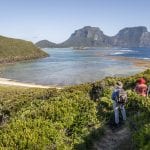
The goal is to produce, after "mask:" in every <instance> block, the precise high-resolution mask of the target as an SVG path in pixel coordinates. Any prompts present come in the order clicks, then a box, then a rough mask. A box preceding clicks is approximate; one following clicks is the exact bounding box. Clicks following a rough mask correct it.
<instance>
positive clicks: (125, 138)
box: [93, 126, 132, 150]
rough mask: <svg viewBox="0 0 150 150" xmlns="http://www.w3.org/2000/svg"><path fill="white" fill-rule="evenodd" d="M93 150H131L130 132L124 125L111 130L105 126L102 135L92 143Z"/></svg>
mask: <svg viewBox="0 0 150 150" xmlns="http://www.w3.org/2000/svg"><path fill="white" fill-rule="evenodd" d="M93 149H94V150H131V149H132V148H131V133H130V130H129V129H128V127H126V126H124V127H121V128H119V129H115V130H112V129H110V128H109V127H106V131H105V134H104V136H103V137H102V138H101V139H100V140H99V141H97V142H95V143H94V147H93Z"/></svg>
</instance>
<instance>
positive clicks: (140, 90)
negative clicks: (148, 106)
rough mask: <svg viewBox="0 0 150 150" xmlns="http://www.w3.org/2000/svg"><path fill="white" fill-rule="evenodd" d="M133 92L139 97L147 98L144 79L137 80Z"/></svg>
mask: <svg viewBox="0 0 150 150" xmlns="http://www.w3.org/2000/svg"><path fill="white" fill-rule="evenodd" d="M134 90H135V92H136V93H137V94H139V95H141V96H144V97H145V96H147V90H148V87H147V85H146V81H145V79H144V78H139V79H138V80H137V83H136V86H135V89H134Z"/></svg>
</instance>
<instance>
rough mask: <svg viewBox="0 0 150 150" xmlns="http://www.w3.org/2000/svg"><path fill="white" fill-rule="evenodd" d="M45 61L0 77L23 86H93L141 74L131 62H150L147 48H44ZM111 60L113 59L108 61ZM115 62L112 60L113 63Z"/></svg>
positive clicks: (6, 69) (0, 70) (0, 71)
mask: <svg viewBox="0 0 150 150" xmlns="http://www.w3.org/2000/svg"><path fill="white" fill-rule="evenodd" d="M43 50H44V51H45V52H47V53H48V54H49V57H46V58H42V59H36V60H32V61H26V62H18V63H15V64H10V65H5V66H1V67H0V76H1V77H3V78H8V79H12V80H15V81H19V82H24V83H32V84H41V85H55V86H64V85H74V84H81V83H86V82H94V81H97V80H101V79H103V78H105V77H108V76H129V75H133V74H136V73H138V72H141V71H143V70H144V69H145V68H144V67H138V66H135V65H134V64H133V62H131V61H128V59H127V60H125V59H123V60H120V59H117V58H119V57H120V56H121V57H125V58H134V59H143V60H147V61H150V48H131V49H129V48H111V49H110V48H88V49H86V50H76V49H73V48H45V49H43ZM112 56H113V57H112ZM114 58H115V59H114Z"/></svg>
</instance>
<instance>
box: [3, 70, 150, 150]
mask: <svg viewBox="0 0 150 150" xmlns="http://www.w3.org/2000/svg"><path fill="white" fill-rule="evenodd" d="M139 77H144V78H145V79H147V81H150V70H147V71H145V72H143V73H140V74H137V75H135V76H131V77H126V78H123V77H121V78H112V77H110V78H109V77H107V78H105V79H103V80H102V81H98V82H96V83H95V84H96V85H101V86H102V85H103V86H102V87H103V90H102V92H101V95H100V98H99V99H98V101H96V102H95V101H93V100H92V99H91V94H90V93H91V88H92V83H91V84H90V83H87V84H82V85H77V86H71V87H66V88H64V89H61V90H58V89H34V88H33V89H28V88H14V87H12V88H11V87H2V86H1V87H0V95H1V99H0V149H19V150H24V149H30V150H33V149H36V150H41V149H58V150H63V149H65V150H73V149H78V150H80V149H81V150H88V149H89V150H90V149H93V147H94V149H96V147H98V148H97V149H101V148H102V147H99V146H105V147H106V145H105V144H104V142H106V141H108V140H111V139H112V140H117V143H119V145H117V144H116V146H118V147H115V145H114V144H113V145H112V147H115V148H116V149H120V148H121V147H123V146H124V144H125V145H128V146H127V149H131V148H132V149H136V150H140V149H142V150H148V149H150V142H149V135H150V119H149V116H150V97H149V98H145V97H141V96H139V95H137V94H136V93H135V92H134V91H133V90H132V89H133V87H134V86H135V81H136V80H137V79H138V78H139ZM118 80H121V81H122V82H123V83H124V88H125V89H126V90H127V93H128V103H127V105H126V110H127V118H128V120H127V125H125V127H124V128H123V130H120V131H113V132H115V133H114V134H113V132H112V131H110V130H111V128H109V129H108V125H109V124H111V123H112V120H113V119H112V118H113V111H112V101H111V93H112V90H113V87H114V85H115V83H116V81H118ZM149 84H150V82H149ZM129 132H130V133H129ZM123 133H126V134H131V135H130V139H127V137H128V136H126V135H124V136H125V137H121V138H118V139H117V138H116V136H118V135H121V134H123ZM109 134H110V135H109ZM114 136H115V137H114ZM123 139H125V140H127V141H123V143H122V142H121V141H122V140H123ZM128 141H130V144H129V143H128ZM97 142H98V143H97ZM110 143H111V144H112V143H116V142H115V141H110ZM127 143H128V144H127ZM95 144H96V145H95ZM107 144H108V146H109V143H107ZM109 149H110V147H109Z"/></svg>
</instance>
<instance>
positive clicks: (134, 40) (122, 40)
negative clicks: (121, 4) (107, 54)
mask: <svg viewBox="0 0 150 150" xmlns="http://www.w3.org/2000/svg"><path fill="white" fill-rule="evenodd" d="M144 33H147V28H146V27H142V26H141V27H131V28H124V29H122V30H120V31H119V33H118V34H117V35H116V36H114V37H113V39H112V41H113V42H112V45H113V46H116V47H139V45H140V42H141V41H140V40H141V36H142V35H143V34H144Z"/></svg>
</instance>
